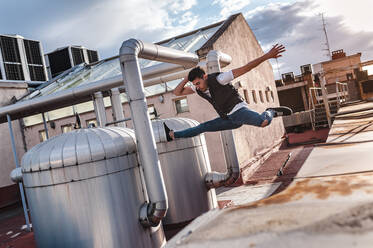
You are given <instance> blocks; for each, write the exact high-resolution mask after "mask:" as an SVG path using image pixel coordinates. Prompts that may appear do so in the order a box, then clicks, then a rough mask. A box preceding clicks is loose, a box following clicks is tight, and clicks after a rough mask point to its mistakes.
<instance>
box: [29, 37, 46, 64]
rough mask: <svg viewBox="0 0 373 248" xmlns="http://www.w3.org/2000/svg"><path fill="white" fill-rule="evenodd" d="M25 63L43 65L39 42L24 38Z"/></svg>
mask: <svg viewBox="0 0 373 248" xmlns="http://www.w3.org/2000/svg"><path fill="white" fill-rule="evenodd" d="M24 44H25V50H26V57H27V63H28V64H32V65H43V61H42V58H41V53H40V46H39V42H37V41H32V40H24Z"/></svg>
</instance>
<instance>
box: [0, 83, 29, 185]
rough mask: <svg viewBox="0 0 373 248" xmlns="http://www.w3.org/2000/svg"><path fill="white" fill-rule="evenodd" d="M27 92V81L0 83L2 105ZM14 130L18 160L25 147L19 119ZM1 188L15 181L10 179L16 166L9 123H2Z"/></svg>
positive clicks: (0, 149) (0, 128)
mask: <svg viewBox="0 0 373 248" xmlns="http://www.w3.org/2000/svg"><path fill="white" fill-rule="evenodd" d="M26 93H27V84H26V83H4V82H2V83H0V106H5V105H8V104H9V103H10V100H11V98H12V97H13V96H15V97H16V98H19V97H20V96H22V95H24V94H26ZM12 127H13V132H14V136H15V141H16V149H17V153H18V154H17V155H18V161H20V159H21V158H22V156H23V154H24V152H25V149H24V143H23V139H22V133H21V128H20V124H19V121H17V120H16V121H12ZM0 137H1V139H0V154H1V163H0V188H2V187H5V186H9V185H12V184H13V182H12V181H11V180H10V178H9V175H10V172H11V171H12V170H13V169H14V168H15V167H16V164H15V161H14V158H13V152H12V146H11V139H10V133H9V128H8V123H3V124H0Z"/></svg>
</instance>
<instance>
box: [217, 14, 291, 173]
mask: <svg viewBox="0 0 373 248" xmlns="http://www.w3.org/2000/svg"><path fill="white" fill-rule="evenodd" d="M213 49H216V50H220V51H222V52H224V53H227V54H229V55H231V56H232V59H233V60H232V63H231V64H230V65H229V67H227V68H224V71H227V70H228V69H233V68H236V67H239V66H242V65H244V64H246V63H248V62H249V61H251V60H253V59H255V58H257V57H259V56H261V55H263V51H262V49H261V46H260V45H259V43H258V41H257V40H256V38H255V36H254V34H253V32H252V31H251V29H250V27H249V26H248V24H247V22H246V20H245V19H244V17H243V16H242V15H239V16H238V17H237V18H236V19H235V20H234V21H233V23H232V25H230V26H229V27H228V28H227V30H226V31H225V32H224V33H223V34H222V35H221V36H220V38H219V39H218V40H217V41H216V42H215V43H214V45H213ZM234 82H240V83H241V85H242V87H241V88H240V89H239V91H240V93H241V95H243V96H244V90H246V91H247V92H248V94H247V96H248V98H249V99H248V102H249V105H250V108H251V109H252V110H255V111H258V112H262V111H264V110H265V109H266V108H268V107H274V106H279V99H278V95H277V91H276V85H275V79H274V75H273V70H272V66H271V64H270V63H269V62H268V61H267V62H264V63H262V64H261V65H259V66H258V67H257V68H255V69H253V70H252V71H250V72H249V73H247V74H245V75H243V76H241V77H239V78H237V79H235V80H234ZM267 87H269V89H270V91H269V92H268V93H267V94H268V95H269V99H268V100H269V101H267V99H266V93H265V92H266V89H267ZM253 91H255V94H256V98H257V102H256V103H255V101H254V99H253V95H252V92H253ZM259 91H261V92H262V95H263V101H261V99H260V96H259ZM271 91H272V94H271ZM271 95H273V98H272V96H271ZM283 134H284V126H283V122H282V120H281V119H279V118H276V119H274V120H273V122H272V123H271V125H269V126H267V127H265V128H260V127H253V126H243V127H240V128H239V129H236V130H234V136H235V142H236V149H237V152H238V160H239V163H240V167H241V168H244V167H245V166H247V165H249V164H250V162H251V161H252V159H253V157H255V156H257V155H259V154H261V153H262V152H263V151H265V150H267V149H270V148H271V147H272V146H273V145H274V144H275V143H276V142H277V141H279V140H280V138H281V137H282V136H283Z"/></svg>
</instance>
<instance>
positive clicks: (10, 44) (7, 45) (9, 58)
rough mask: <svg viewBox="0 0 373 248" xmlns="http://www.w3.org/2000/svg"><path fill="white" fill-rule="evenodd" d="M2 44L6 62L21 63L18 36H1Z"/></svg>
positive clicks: (0, 42)
mask: <svg viewBox="0 0 373 248" xmlns="http://www.w3.org/2000/svg"><path fill="white" fill-rule="evenodd" d="M0 46H1V51H2V53H3V60H4V62H14V63H21V56H20V55H19V49H18V44H17V39H16V38H11V37H6V36H0Z"/></svg>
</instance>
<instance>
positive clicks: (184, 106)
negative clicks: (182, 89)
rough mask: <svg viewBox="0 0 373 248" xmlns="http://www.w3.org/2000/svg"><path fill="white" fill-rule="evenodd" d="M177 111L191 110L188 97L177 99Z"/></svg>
mask: <svg viewBox="0 0 373 248" xmlns="http://www.w3.org/2000/svg"><path fill="white" fill-rule="evenodd" d="M175 106H176V113H178V114H180V113H184V112H189V106H188V101H187V99H186V98H183V99H178V100H175Z"/></svg>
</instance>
